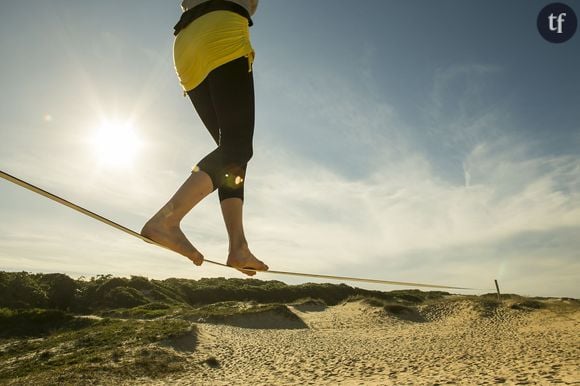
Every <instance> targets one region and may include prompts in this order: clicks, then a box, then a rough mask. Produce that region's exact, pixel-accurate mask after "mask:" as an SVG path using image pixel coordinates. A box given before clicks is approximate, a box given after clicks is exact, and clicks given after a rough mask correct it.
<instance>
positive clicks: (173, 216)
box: [141, 170, 213, 265]
mask: <svg viewBox="0 0 580 386" xmlns="http://www.w3.org/2000/svg"><path fill="white" fill-rule="evenodd" d="M212 191H213V184H212V181H211V178H210V177H209V176H208V175H207V174H206V173H205V172H204V171H202V170H197V171H194V172H193V173H191V175H190V176H189V177H188V178H187V180H185V182H184V183H183V185H181V187H180V188H179V189H178V190H177V192H176V193H175V194H174V195H173V197H171V199H170V200H169V201H168V202H167V204H165V205H164V206H163V207H162V208H161V209H160V210H159V211H158V212H157V213H156V214H155V215H154V216H153V217H152V218H151V219H150V220H149V221H147V223H146V224H145V226H144V227H143V229H142V230H141V234H142V235H143V236H145V237H147V238H150V239H151V240H153V241H155V242H157V243H159V244H161V245H163V246H165V247H167V248H169V249H171V250H173V251H175V252H177V253H180V254H182V255H183V256H185V257H187V258H188V259H190V260H191V261H193V263H194V264H195V265H201V263H203V255H202V254H201V253H200V252H199V251H198V250H197V249H195V247H194V246H193V245H192V244H191V243H190V242H189V240H188V239H187V238H186V237H185V235H184V234H183V232H182V231H181V228H180V227H179V225H180V223H181V220H182V219H183V217H184V216H185V215H186V214H187V213H188V212H189V211H190V210H191V209H192V208H193V207H194V206H195V205H196V204H197V203H198V202H200V201H201V200H203V198H204V197H206V196H207V195H208V194H210V193H211V192H212Z"/></svg>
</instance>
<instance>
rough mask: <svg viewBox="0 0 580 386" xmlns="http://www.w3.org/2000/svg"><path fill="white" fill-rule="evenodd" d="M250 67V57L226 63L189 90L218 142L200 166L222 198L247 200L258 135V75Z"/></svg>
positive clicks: (208, 128) (195, 104)
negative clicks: (249, 170) (249, 167)
mask: <svg viewBox="0 0 580 386" xmlns="http://www.w3.org/2000/svg"><path fill="white" fill-rule="evenodd" d="M249 66H250V64H249V61H248V58H247V57H241V58H239V59H236V60H233V61H231V62H229V63H226V64H224V65H222V66H220V67H218V68H216V69H215V70H213V71H212V72H210V73H209V75H208V76H207V77H206V78H205V79H204V81H203V82H202V83H201V84H200V85H199V86H197V87H196V88H194V89H193V90H191V91H189V92H188V93H187V94H188V95H189V98H190V99H191V101H192V102H193V106H194V107H195V110H196V111H197V113H198V114H199V116H200V118H201V120H202V121H203V123H204V125H205V127H206V128H207V130H208V131H209V133H210V134H211V136H212V138H213V139H214V140H215V142H216V143H217V145H218V147H217V148H216V149H215V150H214V151H212V152H211V153H209V154H208V155H206V156H205V157H204V158H203V159H202V160H201V161H199V163H198V164H197V166H196V168H199V169H200V170H203V171H204V172H206V173H207V174H208V175H209V176H210V178H211V181H212V183H213V188H214V190H215V189H218V194H219V199H220V201H223V200H225V199H228V198H240V199H242V200H243V199H244V180H245V178H246V168H247V164H248V161H249V160H250V158H251V157H252V154H253V150H252V138H253V135H254V78H253V75H252V72H250V68H249ZM194 170H196V169H195V168H194Z"/></svg>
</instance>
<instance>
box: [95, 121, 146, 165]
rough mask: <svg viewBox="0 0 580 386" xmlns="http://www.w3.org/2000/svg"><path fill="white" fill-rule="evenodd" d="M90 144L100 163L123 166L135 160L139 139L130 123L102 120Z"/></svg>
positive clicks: (139, 145)
mask: <svg viewBox="0 0 580 386" xmlns="http://www.w3.org/2000/svg"><path fill="white" fill-rule="evenodd" d="M91 145H92V147H93V150H94V152H95V155H96V157H97V159H98V160H99V162H100V163H101V164H102V165H105V166H111V167H124V166H130V165H131V164H132V163H133V161H134V160H135V158H136V156H137V153H138V152H139V148H140V147H141V140H140V138H139V136H138V135H137V132H136V130H135V128H134V127H133V125H132V124H130V123H125V122H118V121H104V122H102V123H101V125H99V126H98V127H97V128H96V130H95V132H94V134H93V136H92V138H91Z"/></svg>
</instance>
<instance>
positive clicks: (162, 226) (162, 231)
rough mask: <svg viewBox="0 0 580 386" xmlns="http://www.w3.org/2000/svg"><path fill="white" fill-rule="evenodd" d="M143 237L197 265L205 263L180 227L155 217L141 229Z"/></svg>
mask: <svg viewBox="0 0 580 386" xmlns="http://www.w3.org/2000/svg"><path fill="white" fill-rule="evenodd" d="M141 235H142V236H145V237H147V238H149V239H151V240H153V241H155V242H156V243H159V244H161V245H163V246H164V247H167V248H169V249H171V250H172V251H175V252H177V253H179V254H182V255H183V256H185V257H187V258H188V259H189V260H191V261H193V263H194V264H195V265H201V263H203V255H202V254H201V253H199V251H198V250H197V249H195V247H194V246H193V245H192V244H191V243H190V242H189V240H188V239H187V237H185V235H184V234H183V232H182V231H181V229H180V228H179V226H169V225H167V224H166V223H164V222H163V221H159V220H156V219H155V217H154V218H152V219H151V220H149V221H148V222H147V223H146V224H145V226H144V227H143V229H141Z"/></svg>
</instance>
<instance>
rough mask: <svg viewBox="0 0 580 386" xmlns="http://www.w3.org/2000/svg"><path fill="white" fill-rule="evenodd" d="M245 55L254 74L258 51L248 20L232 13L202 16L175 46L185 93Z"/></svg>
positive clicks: (183, 33)
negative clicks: (253, 43)
mask: <svg viewBox="0 0 580 386" xmlns="http://www.w3.org/2000/svg"><path fill="white" fill-rule="evenodd" d="M242 56H246V57H248V62H249V68H250V71H251V70H252V63H253V61H254V49H253V48H252V44H251V43H250V28H249V26H248V19H246V18H245V17H243V16H240V15H238V14H237V13H234V12H230V11H214V12H210V13H208V14H206V15H203V16H201V17H199V18H198V19H196V20H194V21H193V22H192V23H191V24H189V25H188V26H187V27H185V28H184V29H183V30H181V31H180V32H179V34H177V36H176V37H175V41H174V43H173V63H174V64H175V70H176V72H177V76H178V77H179V81H180V83H181V85H182V87H183V89H184V90H185V91H190V90H193V89H194V88H196V87H197V86H198V85H199V84H200V83H201V82H203V80H204V79H205V77H206V76H207V75H208V74H209V73H210V72H211V71H212V70H214V69H216V68H217V67H219V66H221V65H223V64H226V63H228V62H230V61H232V60H235V59H238V58H240V57H242Z"/></svg>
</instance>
